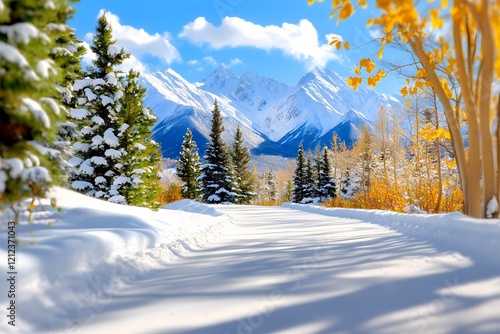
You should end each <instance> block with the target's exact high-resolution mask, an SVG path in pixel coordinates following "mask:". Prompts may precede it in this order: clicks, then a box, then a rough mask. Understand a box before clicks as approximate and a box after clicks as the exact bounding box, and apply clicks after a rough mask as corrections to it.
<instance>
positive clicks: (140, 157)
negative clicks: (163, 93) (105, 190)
mask: <svg viewBox="0 0 500 334" xmlns="http://www.w3.org/2000/svg"><path fill="white" fill-rule="evenodd" d="M138 80H139V73H138V72H135V71H132V70H130V71H129V72H128V75H127V76H126V77H125V78H123V80H122V86H123V87H124V95H123V97H122V98H121V99H120V103H121V108H120V112H119V114H118V123H119V124H120V128H119V131H118V134H117V136H118V141H119V147H120V152H121V163H122V165H123V167H122V176H125V177H126V178H127V179H128V180H130V182H127V183H124V184H123V186H122V187H120V188H119V190H118V191H119V193H120V195H122V196H123V197H124V198H125V201H126V202H127V203H128V204H130V205H137V206H144V207H149V208H152V209H156V208H158V207H159V203H158V202H157V201H156V199H157V197H158V194H159V192H160V182H159V178H158V165H159V163H160V158H161V154H160V149H159V146H158V144H157V143H156V142H155V141H154V140H153V139H152V137H151V136H152V134H151V128H152V127H153V126H154V124H155V122H156V117H155V116H154V115H153V113H152V112H151V110H149V109H147V108H145V107H144V94H145V93H146V89H145V88H143V87H141V86H139V83H138Z"/></svg>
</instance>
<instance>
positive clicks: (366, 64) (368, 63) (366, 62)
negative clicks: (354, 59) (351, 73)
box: [359, 58, 375, 73]
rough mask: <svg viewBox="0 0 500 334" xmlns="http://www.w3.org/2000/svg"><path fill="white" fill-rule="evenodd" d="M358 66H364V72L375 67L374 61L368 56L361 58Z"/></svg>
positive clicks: (370, 70)
mask: <svg viewBox="0 0 500 334" xmlns="http://www.w3.org/2000/svg"><path fill="white" fill-rule="evenodd" d="M359 67H360V68H362V67H364V68H365V69H366V72H368V73H371V72H372V71H373V70H374V69H375V63H374V62H373V60H371V59H370V58H363V59H361V60H360V61H359Z"/></svg>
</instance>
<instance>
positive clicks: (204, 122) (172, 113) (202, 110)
mask: <svg viewBox="0 0 500 334" xmlns="http://www.w3.org/2000/svg"><path fill="white" fill-rule="evenodd" d="M141 84H142V85H143V86H144V87H145V88H146V89H147V93H146V99H145V102H146V105H147V106H149V107H151V108H152V109H153V111H154V112H155V114H156V115H157V117H158V122H157V124H156V126H155V128H154V132H153V137H154V139H155V140H156V141H158V142H160V143H161V144H162V150H163V156H164V157H168V158H177V157H178V155H179V152H180V148H181V143H182V139H183V136H184V134H185V132H186V129H187V128H190V129H191V131H192V132H193V138H194V140H195V141H196V143H197V144H198V147H199V148H200V152H201V155H203V152H204V150H205V148H206V144H207V142H208V140H209V139H208V135H209V132H210V125H211V124H210V123H211V118H212V110H213V106H214V100H215V99H217V101H218V104H219V109H220V110H221V112H222V115H223V117H224V127H225V130H226V131H225V134H224V136H225V140H226V141H227V142H228V143H232V140H233V138H234V134H235V132H236V128H237V127H238V126H240V127H241V129H242V131H243V136H244V139H245V142H246V144H247V145H248V147H249V148H250V149H251V153H252V154H253V155H260V154H265V155H279V156H284V157H295V156H296V154H297V148H298V146H299V144H300V143H303V144H304V147H305V149H306V150H307V149H314V147H315V146H316V145H318V144H320V145H328V146H330V145H331V141H332V137H333V135H334V134H337V136H338V137H339V139H340V140H342V141H345V142H346V144H347V145H348V146H350V145H351V144H352V143H353V142H355V141H356V139H357V137H358V135H359V129H360V127H361V126H368V127H372V124H373V122H374V121H375V120H376V118H377V113H378V110H379V109H380V107H381V106H382V105H384V106H386V107H388V108H395V107H399V106H400V102H399V101H398V100H397V99H396V98H395V97H392V96H390V95H386V94H380V93H377V92H375V91H374V90H371V89H368V88H364V87H360V88H358V90H357V91H354V90H353V89H352V88H351V87H348V86H347V81H346V80H345V79H344V78H342V77H340V76H339V75H338V74H337V73H335V72H334V71H332V70H330V69H326V68H325V69H322V68H315V69H314V70H312V71H311V72H309V73H307V74H306V75H305V76H304V77H303V78H302V79H301V80H300V81H299V83H298V84H297V85H296V86H288V85H286V84H284V83H281V82H279V81H276V80H273V79H270V78H267V77H264V76H262V75H259V74H256V73H252V72H247V73H245V74H243V75H242V76H241V77H238V76H236V75H235V74H233V73H231V72H230V71H229V70H228V69H226V68H224V67H219V68H218V69H216V70H215V71H214V72H213V73H212V74H210V75H209V76H208V77H207V78H205V79H204V80H203V81H202V82H198V83H190V82H188V81H187V80H185V79H184V78H182V76H180V75H179V74H178V73H176V72H175V71H173V70H172V69H168V70H166V71H164V72H157V73H153V74H144V75H143V76H142V78H141Z"/></svg>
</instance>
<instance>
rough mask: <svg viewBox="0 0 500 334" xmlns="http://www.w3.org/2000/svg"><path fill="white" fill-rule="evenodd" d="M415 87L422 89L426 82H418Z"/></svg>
mask: <svg viewBox="0 0 500 334" xmlns="http://www.w3.org/2000/svg"><path fill="white" fill-rule="evenodd" d="M415 86H416V87H417V88H420V89H422V88H423V87H424V82H423V81H417V82H415Z"/></svg>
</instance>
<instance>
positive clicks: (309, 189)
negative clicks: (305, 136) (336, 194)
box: [301, 152, 316, 204]
mask: <svg viewBox="0 0 500 334" xmlns="http://www.w3.org/2000/svg"><path fill="white" fill-rule="evenodd" d="M315 197H316V187H315V175H314V167H313V164H312V156H311V152H308V153H307V163H306V168H305V183H304V198H303V199H302V201H301V203H303V204H308V203H313V202H314V198H315Z"/></svg>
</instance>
